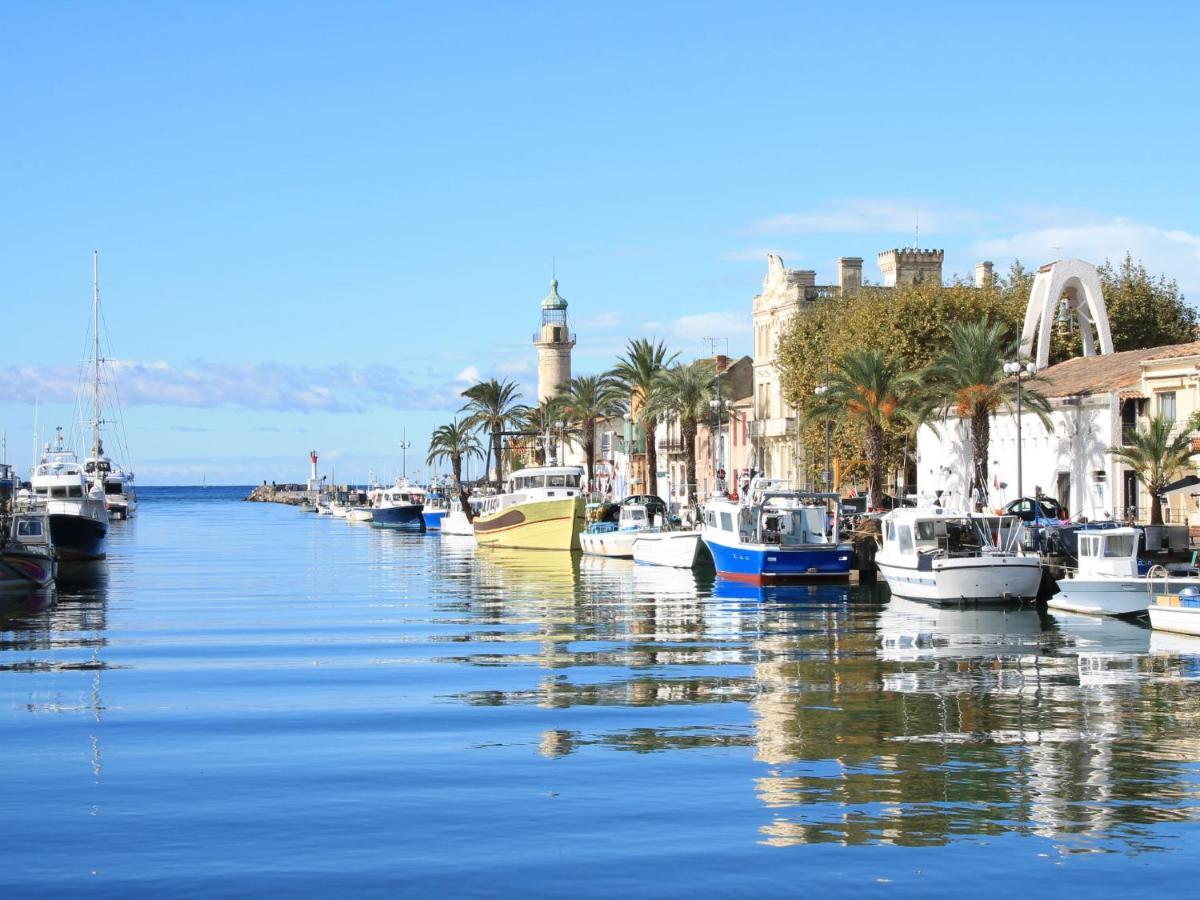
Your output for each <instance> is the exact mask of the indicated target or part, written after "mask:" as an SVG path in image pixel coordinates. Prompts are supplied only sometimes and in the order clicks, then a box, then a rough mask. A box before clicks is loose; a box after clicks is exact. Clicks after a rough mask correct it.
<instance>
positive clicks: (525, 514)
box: [475, 497, 584, 550]
mask: <svg viewBox="0 0 1200 900" xmlns="http://www.w3.org/2000/svg"><path fill="white" fill-rule="evenodd" d="M583 525H584V503H583V498H582V497H564V498H563V499H562V500H535V501H531V502H529V503H518V504H517V505H516V506H510V507H508V508H507V509H503V510H501V511H500V512H497V513H492V514H490V515H478V516H476V517H475V543H476V544H478V545H479V546H480V547H506V548H508V549H511V550H578V549H579V532H580V531H582V530H583Z"/></svg>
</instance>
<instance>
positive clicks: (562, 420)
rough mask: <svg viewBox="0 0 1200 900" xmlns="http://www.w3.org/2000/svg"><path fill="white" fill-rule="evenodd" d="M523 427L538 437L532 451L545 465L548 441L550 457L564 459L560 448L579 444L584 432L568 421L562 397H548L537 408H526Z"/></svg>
mask: <svg viewBox="0 0 1200 900" xmlns="http://www.w3.org/2000/svg"><path fill="white" fill-rule="evenodd" d="M523 427H524V428H525V430H526V431H528V432H530V434H531V435H537V438H536V442H537V443H536V446H534V447H531V449H532V451H533V455H534V457H535V458H537V459H538V460H540V462H541V463H542V464H543V465H545V464H546V462H547V458H546V450H547V444H546V441H547V439H548V441H549V450H550V455H551V456H553V457H554V458H555V459H562V453H561V450H560V448H561V447H562V446H564V445H566V444H574V443H578V439H579V438H580V437H581V436H582V432H581V431H580V430H579V429H578V428H577V427H575V426H574V425H573V424H572V423H571V422H570V421H568V420H567V418H566V414H565V413H564V411H563V406H562V398H561V397H560V396H555V397H547V398H546V400H545V401H544V402H543V403H540V404H539V405H537V406H530V407H526V410H525V418H524V420H523ZM531 439H532V438H531Z"/></svg>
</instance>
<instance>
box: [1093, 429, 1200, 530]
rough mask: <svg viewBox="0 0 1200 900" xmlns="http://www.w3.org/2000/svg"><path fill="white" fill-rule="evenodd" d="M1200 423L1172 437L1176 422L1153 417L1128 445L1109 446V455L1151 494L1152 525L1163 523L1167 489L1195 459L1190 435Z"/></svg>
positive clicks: (1133, 435)
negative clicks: (1192, 459)
mask: <svg viewBox="0 0 1200 900" xmlns="http://www.w3.org/2000/svg"><path fill="white" fill-rule="evenodd" d="M1197 424H1198V423H1197V422H1196V421H1194V420H1193V421H1192V422H1190V423H1189V424H1188V427H1187V428H1184V429H1182V430H1181V431H1180V433H1179V434H1176V435H1174V436H1173V435H1172V434H1171V432H1172V431H1173V430H1174V427H1173V426H1174V425H1175V423H1174V422H1173V421H1171V420H1170V419H1168V418H1166V417H1165V416H1163V415H1157V416H1155V417H1154V418H1152V419H1151V420H1150V421H1149V423H1148V424H1147V427H1146V428H1145V429H1142V428H1139V429H1138V430H1137V431H1136V432H1135V433H1133V434H1130V435H1129V437H1128V438H1127V440H1128V441H1129V443H1128V444H1125V445H1124V446H1121V447H1109V448H1108V452H1109V454H1110V455H1111V456H1112V457H1113V459H1115V460H1117V462H1120V463H1123V464H1125V465H1127V466H1129V468H1131V469H1132V470H1133V472H1134V474H1135V475H1136V476H1137V480H1138V481H1140V482H1141V483H1142V484H1144V485H1145V486H1146V491H1147V493H1149V494H1150V524H1151V525H1161V524H1162V520H1163V519H1162V493H1163V488H1165V487H1166V486H1167V485H1169V484H1170V483H1171V482H1172V481H1175V480H1176V479H1177V478H1178V477H1179V476H1180V474H1181V473H1182V472H1183V470H1184V468H1186V467H1187V464H1188V461H1189V460H1190V459H1191V458H1192V455H1193V452H1192V439H1191V437H1190V434H1191V432H1192V430H1193V429H1194V428H1195V427H1196V425H1197Z"/></svg>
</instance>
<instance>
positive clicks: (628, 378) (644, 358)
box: [609, 338, 679, 495]
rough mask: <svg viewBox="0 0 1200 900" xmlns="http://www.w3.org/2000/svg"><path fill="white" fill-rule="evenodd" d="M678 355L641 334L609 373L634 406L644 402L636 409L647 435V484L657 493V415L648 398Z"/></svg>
mask: <svg viewBox="0 0 1200 900" xmlns="http://www.w3.org/2000/svg"><path fill="white" fill-rule="evenodd" d="M678 356H679V354H678V353H672V354H670V355H668V354H667V347H666V345H665V344H663V343H662V342H661V341H651V340H647V339H646V338H638V339H637V340H631V341H629V343H628V344H626V346H625V355H624V356H623V357H621V358H620V359H618V360H617V364H616V366H614V367H613V370H612V371H611V372H610V373H609V374H610V375H612V376H613V377H614V378H616V379H617V380H618V381H619V382H620V383H621V385H622V386H623V387H624V388H625V390H627V391H628V392H629V394H630V408H631V409H632V408H633V407H634V406H635V405H636V404H637V403H640V404H641V405H640V407H639V408H638V410H637V423H638V425H640V426H641V429H642V434H644V435H645V437H646V475H647V485H646V487H647V493H649V494H655V495H657V494H658V447H657V445H656V444H655V443H654V432H655V429H656V428H657V427H658V417H657V416H655V415H653V414H652V413H651V412H650V408H649V406H648V405H647V403H646V400H647V398H648V397H649V396H650V391H651V390H652V389H653V388H654V380H655V379H656V378H657V377H658V375H659V373H660V372H662V371H663V370H664V369H666V368H667V366H669V365H671V364H672V363H673V362H675V359H676V357H678ZM635 401H636V403H635Z"/></svg>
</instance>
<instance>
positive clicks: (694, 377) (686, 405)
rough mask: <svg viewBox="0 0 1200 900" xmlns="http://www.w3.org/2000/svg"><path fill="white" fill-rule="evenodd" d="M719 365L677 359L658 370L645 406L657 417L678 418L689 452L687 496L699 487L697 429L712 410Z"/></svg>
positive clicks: (704, 361)
mask: <svg viewBox="0 0 1200 900" xmlns="http://www.w3.org/2000/svg"><path fill="white" fill-rule="evenodd" d="M716 383H717V377H716V366H714V365H713V361H712V360H711V359H697V360H695V361H694V362H691V363H676V364H675V365H673V366H671V367H670V368H668V369H663V371H661V372H659V373H658V377H657V378H655V379H654V385H653V387H652V388H651V390H650V397H649V398H648V400H647V402H646V406H647V408H648V409H649V411H650V414H651V415H652V416H654V417H655V419H658V420H663V419H678V420H679V432H680V437H681V438H682V441H683V449H684V453H685V454H686V456H687V486H686V488H685V491H686V492H687V493H688V496H689V497H691V496H692V492H694V491H695V489H696V431H697V428H698V426H699V423H700V421H701V420H702V419H704V417H705V416H708V415H709V414H710V412H711V407H710V406H709V401H710V400H712V399H713V398H714V396H715V394H714V391H713V388H714V386H715V385H716Z"/></svg>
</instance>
